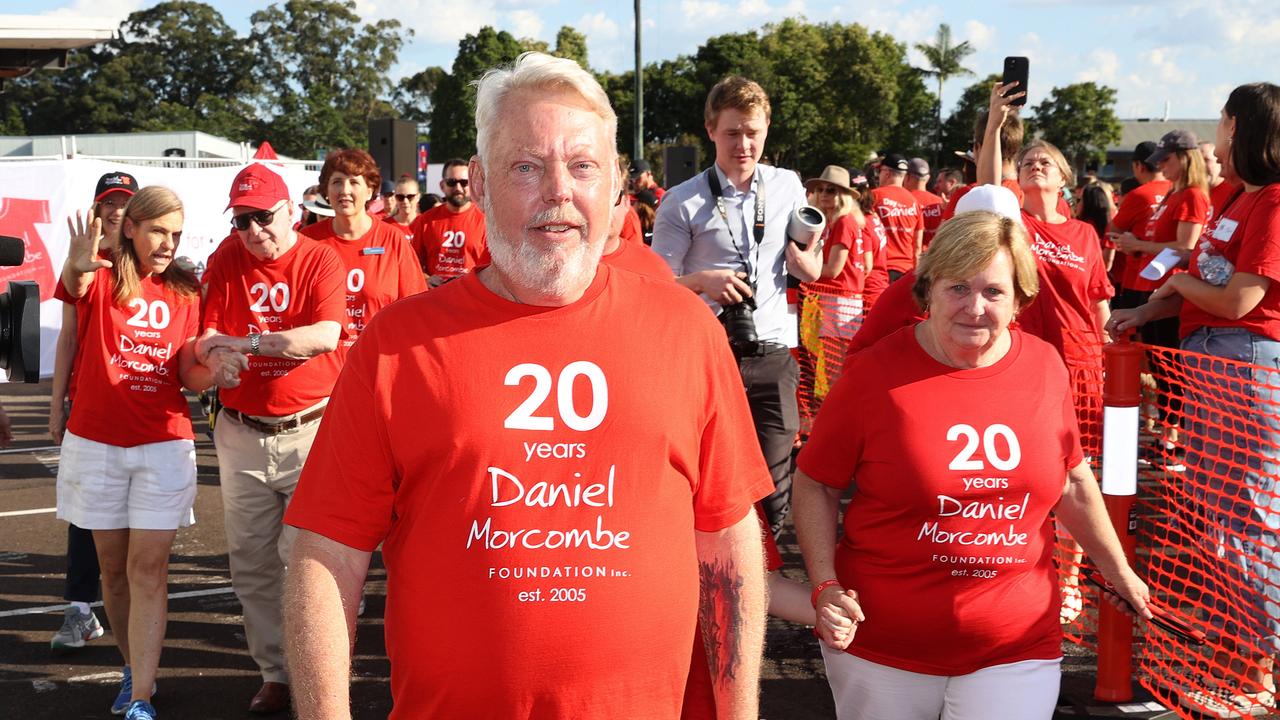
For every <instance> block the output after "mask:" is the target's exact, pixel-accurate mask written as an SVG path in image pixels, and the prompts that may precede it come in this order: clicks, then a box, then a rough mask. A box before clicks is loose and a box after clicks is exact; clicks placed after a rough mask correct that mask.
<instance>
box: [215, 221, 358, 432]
mask: <svg viewBox="0 0 1280 720" xmlns="http://www.w3.org/2000/svg"><path fill="white" fill-rule="evenodd" d="M345 275H346V273H345V272H344V270H343V267H342V261H341V260H339V259H338V255H337V253H335V252H334V251H333V250H332V249H331V248H328V247H325V246H324V245H323V244H321V243H318V242H312V241H311V240H307V239H305V238H301V237H300V238H298V240H297V242H295V243H294V246H293V247H291V248H289V251H288V252H286V253H285V254H284V255H281V256H280V257H278V258H276V259H275V260H271V261H269V262H267V261H262V260H258V259H257V258H255V257H254V256H253V255H250V254H249V251H248V250H247V249H245V247H244V244H243V243H242V242H239V241H238V240H237V241H236V242H224V243H223V244H222V245H221V246H220V247H219V248H218V249H217V250H216V251H214V253H213V255H211V256H210V257H209V265H208V269H207V270H205V273H204V283H205V286H206V287H207V288H208V290H207V292H206V293H205V299H204V319H203V322H202V324H203V327H205V328H213V329H215V330H217V331H218V332H220V333H224V334H227V335H238V336H242V337H243V336H245V335H248V334H249V333H251V332H259V333H264V334H265V333H269V332H280V331H282V330H291V329H293V328H296V327H305V326H307V325H313V324H315V323H317V322H321V321H325V320H328V321H332V322H336V323H338V324H339V325H346V321H347V309H346V295H345V293H343V289H344V288H343V278H344V277H345ZM337 376H338V366H337V365H336V364H334V363H333V362H332V361H331V360H329V359H326V358H324V356H323V355H318V356H316V357H313V358H309V359H307V360H292V359H288V358H276V357H265V356H252V357H250V358H249V369H248V370H246V371H244V372H242V373H240V385H239V386H237V387H234V388H223V389H221V390H219V391H218V395H219V397H221V398H222V403H223V404H224V405H226V406H227V407H229V408H232V409H234V410H239V411H240V412H242V413H247V414H249V415H260V416H263V417H281V416H283V415H290V414H292V413H296V412H298V411H299V410H304V409H306V408H309V407H311V406H312V405H315V404H316V403H318V402H320V401H321V400H324V399H325V398H327V397H329V393H330V391H331V390H332V389H333V381H334V380H336V379H337Z"/></svg>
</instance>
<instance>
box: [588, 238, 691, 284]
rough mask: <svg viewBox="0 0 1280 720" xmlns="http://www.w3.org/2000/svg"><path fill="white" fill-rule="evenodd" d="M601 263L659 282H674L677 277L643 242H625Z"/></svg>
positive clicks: (665, 262)
mask: <svg viewBox="0 0 1280 720" xmlns="http://www.w3.org/2000/svg"><path fill="white" fill-rule="evenodd" d="M600 262H602V263H604V264H606V265H612V266H613V267H616V268H621V269H623V270H630V271H631V272H634V273H640V274H641V275H648V276H649V277H652V278H658V279H659V280H674V279H675V277H676V276H675V274H674V273H672V272H671V266H670V265H668V264H667V261H666V260H663V259H662V256H661V255H659V254H658V253H656V252H654V251H653V250H651V249H650V248H649V246H648V245H645V244H644V243H642V242H639V243H636V242H628V241H627V240H623V241H622V242H620V243H618V249H617V250H614V251H613V252H611V253H609V254H608V255H602V256H601V257H600Z"/></svg>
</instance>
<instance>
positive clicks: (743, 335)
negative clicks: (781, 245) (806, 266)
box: [720, 205, 827, 360]
mask: <svg viewBox="0 0 1280 720" xmlns="http://www.w3.org/2000/svg"><path fill="white" fill-rule="evenodd" d="M826 225H827V220H826V217H825V216H823V214H822V211H821V210H819V209H818V208H816V207H814V206H812V205H801V206H800V207H798V208H796V209H795V212H793V213H791V219H790V220H789V221H788V222H787V240H788V241H789V242H793V243H795V244H796V245H798V246H799V247H800V248H801V249H806V248H808V247H809V243H813V242H819V241H820V240H819V239H820V238H821V237H822V231H823V229H825V228H826ZM748 285H750V287H751V297H749V298H744V299H743V300H742V302H738V303H734V304H733V305H726V306H724V309H723V310H722V311H721V313H720V324H722V325H724V332H725V335H727V336H728V337H729V347H730V349H732V350H733V356H734V357H735V358H738V359H739V360H741V359H742V358H748V357H760V356H762V355H764V354H765V351H766V350H767V349H768V348H767V344H766V343H764V342H761V341H760V336H759V335H757V334H756V319H755V316H754V315H752V313H754V312H755V310H756V298H755V293H756V283H755V282H749V283H748Z"/></svg>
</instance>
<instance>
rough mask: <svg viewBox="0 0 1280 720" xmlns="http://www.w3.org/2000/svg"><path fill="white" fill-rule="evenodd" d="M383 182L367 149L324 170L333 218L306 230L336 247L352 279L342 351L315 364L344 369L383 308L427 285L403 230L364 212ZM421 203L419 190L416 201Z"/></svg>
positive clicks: (333, 160)
mask: <svg viewBox="0 0 1280 720" xmlns="http://www.w3.org/2000/svg"><path fill="white" fill-rule="evenodd" d="M381 182H382V178H381V176H380V175H379V173H378V165H377V163H376V162H374V160H373V157H372V156H370V155H369V153H367V152H365V151H364V150H358V149H355V148H348V149H345V150H335V151H333V152H331V153H329V155H328V156H327V157H326V158H325V160H324V166H323V167H321V168H320V188H321V190H322V191H323V192H324V194H325V197H326V198H327V199H328V200H329V205H330V206H332V207H333V212H334V216H333V218H332V219H330V220H321V221H320V222H318V223H316V224H314V225H308V226H307V227H305V228H303V229H302V231H301V234H302V235H304V236H306V237H309V238H311V239H312V240H315V241H317V242H320V243H322V244H325V245H328V246H329V247H331V248H333V249H334V250H336V251H337V253H338V257H340V258H341V259H342V264H343V266H344V268H345V270H346V277H347V280H346V286H347V287H346V290H347V293H346V297H347V322H346V324H345V326H344V327H343V331H342V342H340V343H339V344H338V350H337V352H333V353H329V354H326V355H324V356H322V357H321V358H317V360H316V362H331V363H336V364H337V365H338V367H341V366H342V363H343V361H344V360H345V359H346V356H347V351H348V350H349V349H351V346H352V345H353V344H355V341H356V338H358V337H359V336H360V332H361V331H362V330H364V327H365V325H366V324H367V323H368V322H369V320H370V319H372V318H373V316H374V315H375V314H376V313H377V312H378V311H379V310H381V309H382V308H384V307H386V306H387V305H390V304H391V303H393V302H395V301H396V300H399V299H400V298H402V297H408V296H410V295H413V294H416V293H420V292H422V291H423V290H426V289H427V285H426V283H425V282H424V281H423V277H422V271H421V269H420V268H419V266H418V261H417V259H416V258H415V257H414V255H413V250H412V248H410V246H409V242H408V241H407V240H406V239H405V233H404V231H403V230H401V229H400V227H398V226H396V225H393V224H392V222H391V221H389V220H388V221H384V220H379V219H377V218H375V217H372V216H370V215H369V213H368V212H367V211H366V210H365V205H366V203H368V201H369V196H370V194H371V193H372V192H373V188H376V187H378V186H379V184H380V183H381ZM410 182H413V181H412V179H410ZM413 185H414V186H415V187H416V186H417V183H416V182H413ZM399 187H401V188H403V187H404V185H403V184H401V185H400V186H399ZM402 194H403V193H402ZM417 201H418V198H417V194H416V193H414V197H413V203H414V204H416V203H417Z"/></svg>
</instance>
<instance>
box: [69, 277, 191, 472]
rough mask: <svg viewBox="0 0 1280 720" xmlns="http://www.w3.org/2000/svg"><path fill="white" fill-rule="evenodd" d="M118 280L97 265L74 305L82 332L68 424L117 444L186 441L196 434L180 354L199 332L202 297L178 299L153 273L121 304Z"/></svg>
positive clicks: (84, 434) (89, 436)
mask: <svg viewBox="0 0 1280 720" xmlns="http://www.w3.org/2000/svg"><path fill="white" fill-rule="evenodd" d="M58 284H59V285H61V284H62V283H61V282H59V283H58ZM115 285H116V284H115V278H114V276H112V274H111V270H110V269H109V268H100V269H98V270H97V272H95V273H94V277H93V283H92V284H91V285H90V286H89V290H88V292H86V293H85V294H84V297H82V298H80V299H79V300H78V301H77V302H76V313H77V314H78V317H77V322H78V323H83V327H84V331H83V332H81V333H80V334H79V342H80V344H79V347H78V348H77V350H76V359H75V362H74V365H73V367H74V368H75V375H76V385H77V393H78V394H77V397H76V401H75V402H74V403H72V405H71V417H70V419H68V421H67V429H68V430H70V431H71V432H73V433H75V434H76V435H79V436H80V437H82V438H87V439H89V440H93V441H95V442H100V443H105V444H107V445H115V446H117V447H134V446H136V445H145V444H147V443H155V442H165V441H168V440H178V439H184V440H190V439H192V438H193V437H195V436H194V435H193V434H192V432H191V413H190V411H189V410H188V409H187V399H186V397H184V396H183V395H182V380H181V379H179V377H178V351H179V350H181V349H182V346H183V344H184V343H186V342H187V340H190V339H191V338H193V337H195V336H196V335H199V334H200V333H199V328H200V298H199V297H198V296H191V297H182V296H181V295H178V294H177V293H175V292H174V291H173V290H171V289H169V288H168V287H166V286H165V284H164V281H163V280H161V279H160V278H159V277H158V276H156V275H151V276H149V277H147V278H144V279H143V280H142V283H141V292H140V293H139V294H138V297H136V298H134V299H132V300H130V301H129V302H127V303H125V305H123V306H121V305H117V304H116V303H115V298H114V297H113V293H115ZM64 294H65V293H64ZM67 297H70V295H69V294H67Z"/></svg>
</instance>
